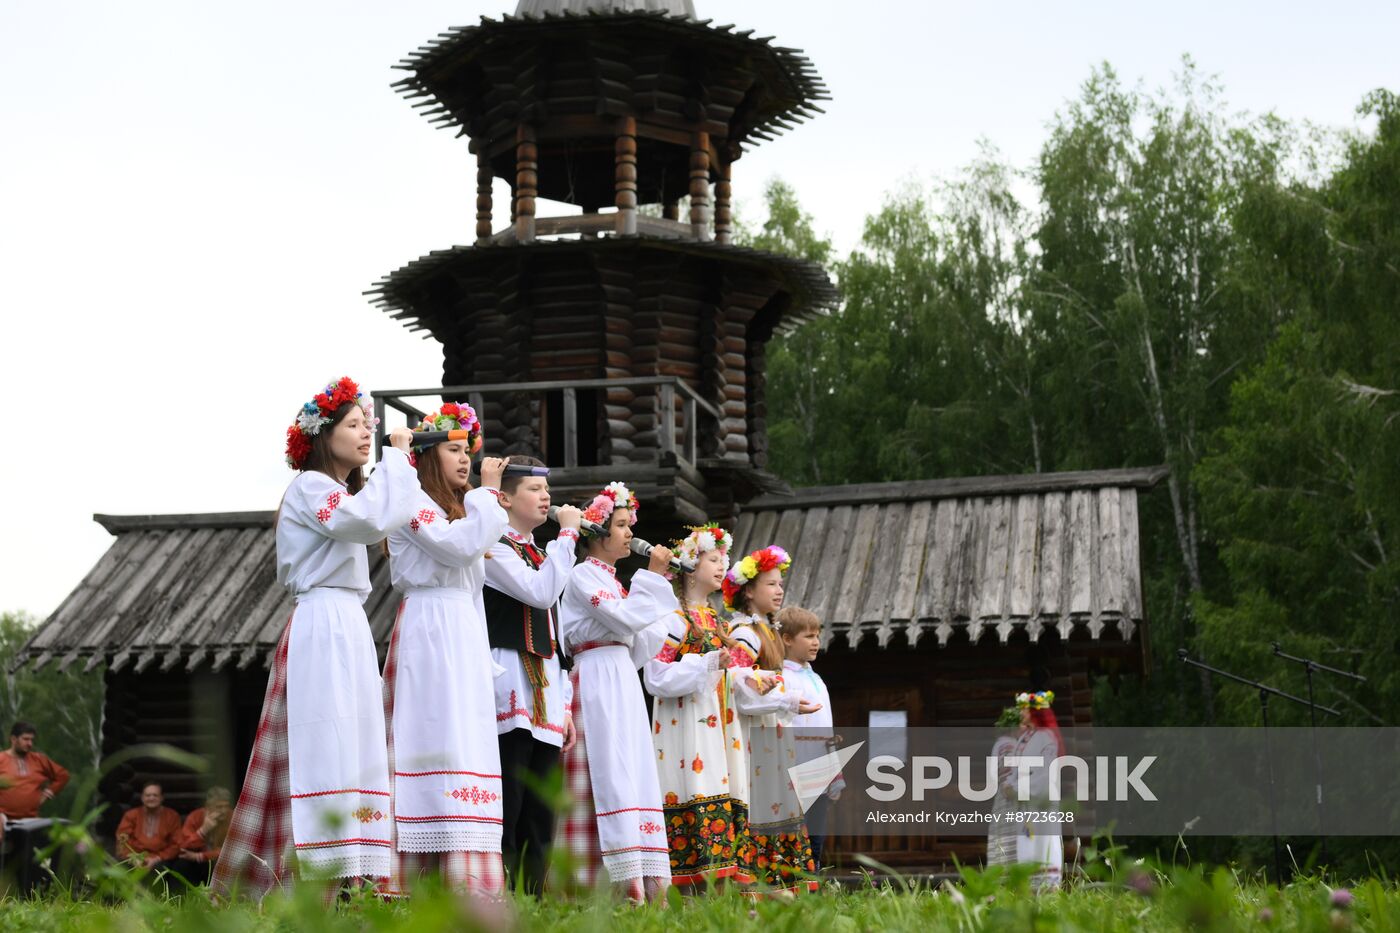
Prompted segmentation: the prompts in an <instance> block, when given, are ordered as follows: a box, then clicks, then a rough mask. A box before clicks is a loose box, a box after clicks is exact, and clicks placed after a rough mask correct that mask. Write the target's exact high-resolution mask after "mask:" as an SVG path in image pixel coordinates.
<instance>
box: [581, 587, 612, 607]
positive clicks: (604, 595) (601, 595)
mask: <svg viewBox="0 0 1400 933" xmlns="http://www.w3.org/2000/svg"><path fill="white" fill-rule="evenodd" d="M605 599H617V595H616V594H615V593H609V592H608V591H607V590H599V591H598V592H596V593H594V594H593V595H592V596H590V597H588V601H589V602H590V603H592V604H593V605H595V606H596V605H598V604H599V603H600V602H602V601H603V600H605Z"/></svg>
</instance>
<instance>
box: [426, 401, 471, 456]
mask: <svg viewBox="0 0 1400 933" xmlns="http://www.w3.org/2000/svg"><path fill="white" fill-rule="evenodd" d="M413 431H414V433H415V434H416V433H418V432H420V431H466V432H467V443H468V447H469V449H470V451H471V452H472V453H476V452H477V451H478V450H480V449H481V422H480V421H479V420H478V419H477V417H476V410H475V409H473V408H472V407H471V406H470V405H462V404H459V403H457V402H443V403H442V407H441V408H439V409H438V410H437V411H430V412H428V413H427V414H426V415H424V416H423V421H422V423H421V424H419V425H418V427H416V428H414V429H413ZM413 449H414V450H415V451H420V452H421V451H422V450H423V448H422V447H419V446H416V445H415V446H414V448H413Z"/></svg>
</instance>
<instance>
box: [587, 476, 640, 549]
mask: <svg viewBox="0 0 1400 933" xmlns="http://www.w3.org/2000/svg"><path fill="white" fill-rule="evenodd" d="M619 507H621V508H624V509H627V510H628V511H630V512H631V513H632V514H631V515H630V516H629V517H628V519H627V524H629V525H635V524H637V496H636V493H634V492H632V490H630V489H628V488H627V487H626V486H624V485H623V484H622V483H608V484H607V485H606V486H604V487H603V490H602V491H601V492H599V493H598V495H596V496H594V497H593V501H592V502H590V503H588V505H586V506H584V507H583V518H584V521H589V522H593V523H594V524H597V525H602V526H603V527H607V524H608V519H609V518H611V517H612V513H613V509H616V508H619ZM584 536H585V537H587V536H588V532H586V531H585V532H584Z"/></svg>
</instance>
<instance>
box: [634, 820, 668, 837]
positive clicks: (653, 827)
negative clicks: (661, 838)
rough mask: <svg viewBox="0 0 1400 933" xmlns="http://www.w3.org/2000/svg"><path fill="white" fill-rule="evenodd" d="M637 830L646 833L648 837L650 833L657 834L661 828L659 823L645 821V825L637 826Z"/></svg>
mask: <svg viewBox="0 0 1400 933" xmlns="http://www.w3.org/2000/svg"><path fill="white" fill-rule="evenodd" d="M637 828H638V829H640V830H641V831H642V832H644V833H646V834H647V835H650V834H652V833H659V832H661V830H662V826H661V824H660V823H653V822H652V821H651V820H647V821H646V822H645V823H640V824H638V825H637Z"/></svg>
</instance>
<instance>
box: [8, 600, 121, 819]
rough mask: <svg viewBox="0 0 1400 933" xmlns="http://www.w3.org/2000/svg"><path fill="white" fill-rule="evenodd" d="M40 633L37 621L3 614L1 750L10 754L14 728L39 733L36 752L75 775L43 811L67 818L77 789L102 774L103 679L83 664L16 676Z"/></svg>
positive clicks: (28, 670) (21, 672) (22, 671)
mask: <svg viewBox="0 0 1400 933" xmlns="http://www.w3.org/2000/svg"><path fill="white" fill-rule="evenodd" d="M36 627H37V622H36V620H34V619H31V618H29V617H28V616H26V615H24V614H23V613H14V612H6V613H3V614H0V677H3V678H4V683H3V690H0V730H3V735H0V745H2V746H3V747H4V748H9V744H10V742H9V734H10V727H11V726H12V725H14V723H15V721H16V720H19V719H23V720H25V721H27V722H32V723H34V725H35V727H36V728H38V730H39V734H38V737H37V740H36V742H35V748H36V749H38V750H39V751H41V752H43V753H44V754H46V755H48V756H49V757H50V758H52V759H53V760H54V761H56V762H58V763H59V764H61V765H63V766H64V767H65V768H67V769H68V771H69V773H70V774H71V780H70V782H69V785H68V788H67V789H65V790H64V791H63V793H61V794H59V795H58V797H57V798H56V799H55V800H54V801H52V802H50V803H47V804H45V805H44V810H43V812H44V814H45V815H47V816H52V815H57V814H60V813H66V812H67V811H68V810H69V809H70V808H71V807H72V805H73V802H74V800H75V799H76V788H77V787H78V786H79V785H80V784H82V782H83V781H84V780H85V779H87V778H88V777H90V776H92V775H93V774H95V773H96V771H97V763H98V760H99V759H100V757H101V754H102V674H101V672H100V671H93V672H91V673H86V674H84V673H82V665H81V664H75V665H73V666H71V667H69V668H68V669H67V670H66V671H63V672H60V671H58V670H57V669H56V667H55V666H54V665H53V664H50V665H48V666H47V667H45V668H44V669H43V670H40V671H35V670H33V669H32V668H31V667H29V666H25V667H21V668H19V669H18V670H14V671H12V670H11V667H13V666H14V664H15V659H16V657H17V656H18V654H19V649H20V648H21V647H23V645H24V643H25V642H26V641H28V640H29V637H30V636H31V635H33V634H34V630H35V628H36Z"/></svg>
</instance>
